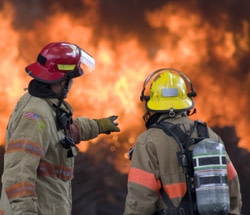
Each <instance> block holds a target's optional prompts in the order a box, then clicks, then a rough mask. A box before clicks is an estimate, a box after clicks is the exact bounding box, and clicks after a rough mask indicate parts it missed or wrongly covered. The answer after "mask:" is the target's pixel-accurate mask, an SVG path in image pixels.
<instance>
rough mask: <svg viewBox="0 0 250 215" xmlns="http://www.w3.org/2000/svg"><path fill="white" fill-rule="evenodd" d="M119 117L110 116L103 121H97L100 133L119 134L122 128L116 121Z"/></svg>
mask: <svg viewBox="0 0 250 215" xmlns="http://www.w3.org/2000/svg"><path fill="white" fill-rule="evenodd" d="M117 118H118V116H110V117H107V118H102V119H95V121H96V122H97V124H98V126H99V133H100V134H101V133H103V134H110V133H111V132H118V131H120V128H119V127H118V123H117V122H115V120H116V119H117Z"/></svg>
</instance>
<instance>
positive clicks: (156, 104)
mask: <svg viewBox="0 0 250 215" xmlns="http://www.w3.org/2000/svg"><path fill="white" fill-rule="evenodd" d="M193 107H194V102H193V100H192V99H190V98H185V99H175V98H172V99H171V98H168V99H166V100H161V101H153V100H151V99H149V101H148V102H146V108H147V110H149V111H152V112H168V111H169V110H171V109H173V110H174V111H176V112H179V111H185V110H190V109H192V108H193Z"/></svg>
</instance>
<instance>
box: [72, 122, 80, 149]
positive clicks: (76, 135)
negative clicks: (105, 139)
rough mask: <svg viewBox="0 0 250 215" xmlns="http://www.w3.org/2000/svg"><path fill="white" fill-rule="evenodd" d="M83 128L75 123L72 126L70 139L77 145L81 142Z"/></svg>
mask: <svg viewBox="0 0 250 215" xmlns="http://www.w3.org/2000/svg"><path fill="white" fill-rule="evenodd" d="M80 133H81V128H80V126H79V125H78V124H77V123H75V122H74V123H73V124H71V125H70V137H71V138H72V139H73V140H74V143H75V144H78V143H80V142H81V139H80Z"/></svg>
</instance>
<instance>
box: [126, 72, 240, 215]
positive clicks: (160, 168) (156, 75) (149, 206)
mask: <svg viewBox="0 0 250 215" xmlns="http://www.w3.org/2000/svg"><path fill="white" fill-rule="evenodd" d="M187 84H188V86H189V88H190V89H189V90H190V92H188V91H189V90H188V89H187ZM149 86H150V87H149ZM147 89H148V91H149V92H146V91H147ZM145 94H149V95H145ZM194 96H196V92H195V91H194V89H193V86H192V83H191V82H190V80H189V79H188V78H187V77H186V76H185V75H184V74H183V73H181V72H180V71H178V70H175V69H171V68H163V69H159V70H156V71H155V72H153V73H152V74H151V75H149V76H148V77H147V78H146V80H145V82H144V85H143V89H142V94H141V101H145V106H146V109H147V111H146V114H145V115H144V120H145V124H146V128H147V130H146V131H144V132H143V133H142V134H140V135H139V137H138V138H137V140H136V143H135V146H134V147H133V148H132V150H131V151H130V156H131V163H130V170H129V174H128V193H127V197H126V201H125V210H124V215H152V214H162V215H163V214H168V215H172V214H175V215H179V214H181V215H182V214H183V215H184V214H185V215H189V214H199V212H198V211H197V209H196V208H195V207H194V205H195V204H196V203H195V202H191V204H190V199H189V196H188V195H187V193H188V186H187V185H188V184H187V180H186V177H185V174H184V169H183V167H182V166H181V165H180V160H179V159H178V156H177V155H178V153H179V151H180V147H179V145H178V144H177V141H176V139H175V138H173V136H171V135H166V133H165V132H164V131H163V130H162V129H159V128H156V127H155V128H154V125H156V124H157V123H159V122H164V123H165V122H167V123H171V125H175V126H176V127H178V128H180V129H181V131H182V132H183V131H184V132H185V134H190V135H191V137H193V138H195V137H197V136H198V131H197V129H196V128H195V129H193V130H192V128H194V123H195V121H193V120H191V119H190V117H189V116H190V115H191V114H192V113H193V112H194V110H195V108H194V102H193V99H192V97H194ZM191 130H192V131H191ZM207 134H208V136H209V137H210V138H213V139H215V140H218V141H220V142H222V140H221V138H220V137H219V136H218V135H217V134H216V133H215V132H214V131H212V130H211V128H207ZM225 154H226V161H225V165H224V166H225V169H227V179H228V187H229V191H230V197H229V198H230V206H229V209H228V211H226V210H225V213H220V214H227V213H228V212H229V214H240V211H241V204H242V203H241V193H240V184H239V179H238V175H237V172H236V170H235V168H234V166H233V164H232V162H231V160H230V158H229V157H228V155H227V153H225ZM227 195H228V193H227ZM228 196H229V195H228ZM210 197H211V196H209V198H210ZM209 198H208V199H209ZM229 198H228V199H229ZM191 201H193V199H192V200H191ZM228 202H229V200H228ZM228 205H229V204H228ZM190 207H191V209H190ZM206 214H211V213H206ZM212 214H217V213H212Z"/></svg>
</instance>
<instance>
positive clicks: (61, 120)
mask: <svg viewBox="0 0 250 215" xmlns="http://www.w3.org/2000/svg"><path fill="white" fill-rule="evenodd" d="M69 82H70V79H69V78H68V79H66V83H65V86H64V88H63V89H62V93H61V95H60V97H59V102H58V105H57V107H56V124H57V129H58V130H60V129H63V131H64V134H65V137H64V139H62V140H60V144H61V145H62V146H63V148H65V149H67V150H68V152H67V157H68V158H70V157H73V156H74V155H73V152H72V149H71V147H75V143H74V141H73V139H72V138H71V137H70V135H69V132H70V125H71V124H72V122H73V120H72V113H71V111H69V113H67V112H65V111H63V110H62V109H61V105H62V103H63V102H64V98H65V96H66V95H67V93H68V92H69Z"/></svg>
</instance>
